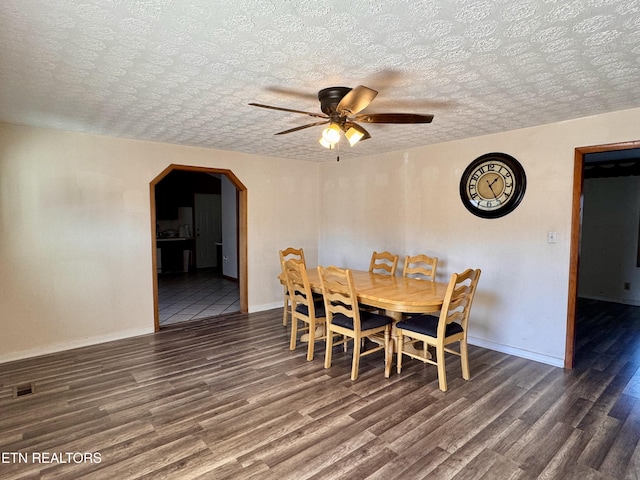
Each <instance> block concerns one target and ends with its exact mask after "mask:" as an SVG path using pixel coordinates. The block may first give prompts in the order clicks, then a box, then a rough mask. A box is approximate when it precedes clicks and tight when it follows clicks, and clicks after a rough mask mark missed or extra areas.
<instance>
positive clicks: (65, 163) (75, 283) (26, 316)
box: [0, 125, 318, 361]
mask: <svg viewBox="0 0 640 480" xmlns="http://www.w3.org/2000/svg"><path fill="white" fill-rule="evenodd" d="M170 164H181V165H197V166H205V167H216V168H227V169H230V170H232V171H233V172H234V174H235V175H236V176H237V177H238V178H239V179H240V181H242V182H243V184H244V185H245V186H246V187H247V191H248V200H247V203H248V244H249V247H248V263H249V281H248V299H249V309H250V310H260V309H264V308H271V307H275V306H279V305H280V304H281V298H282V288H281V287H280V285H279V284H277V282H275V281H271V279H275V278H276V276H277V274H278V273H279V268H280V267H279V264H278V257H277V251H278V249H280V248H282V246H283V245H288V244H289V243H292V244H295V245H301V246H304V247H306V250H307V252H308V253H307V255H308V256H309V258H310V260H311V261H312V262H316V261H317V232H318V230H317V209H318V193H317V175H318V165H317V164H314V163H309V162H304V161H293V160H286V159H279V158H265V157H256V156H252V155H245V154H238V153H232V152H223V151H215V150H207V149H198V148H190V147H182V146H175V145H164V144H158V143H149V142H139V141H133V140H124V139H115V138H106V137H100V136H93V135H82V134H76V133H68V132H60V131H54V130H44V129H36V128H28V127H15V126H8V125H0V329H1V330H0V331H1V332H2V335H0V361H7V360H11V359H15V358H22V357H28V356H33V355H38V354H42V353H47V352H51V351H57V350H64V349H67V348H72V347H75V346H80V345H86V344H90V343H97V342H101V341H106V340H110V339H115V338H121V337H127V336H132V335H138V334H143V333H147V332H151V331H153V290H152V266H151V262H152V257H151V245H152V238H151V225H150V218H151V217H150V197H149V183H150V182H151V180H152V179H153V178H154V177H156V176H157V175H158V174H159V173H160V172H161V171H162V170H164V169H165V168H166V167H167V166H168V165H170ZM293 205H295V206H297V207H298V208H301V209H304V211H305V212H307V217H306V220H305V221H303V222H299V223H298V224H297V226H296V228H295V229H291V227H290V226H289V221H288V218H287V206H293ZM265 279H268V281H266V280H265Z"/></svg>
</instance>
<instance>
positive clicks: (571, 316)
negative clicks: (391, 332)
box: [564, 141, 640, 369]
mask: <svg viewBox="0 0 640 480" xmlns="http://www.w3.org/2000/svg"><path fill="white" fill-rule="evenodd" d="M631 149H640V141H633V142H623V143H614V144H607V145H595V146H590V147H580V148H576V149H575V155H574V173H573V202H572V219H571V251H570V257H569V258H570V259H569V262H570V265H569V298H568V307H567V329H566V341H565V359H564V367H565V368H567V369H571V368H573V367H574V363H575V353H576V352H575V346H576V318H577V313H578V312H577V310H578V303H579V302H578V295H579V291H578V278H579V268H580V248H581V243H582V238H581V236H582V226H583V224H582V223H583V205H584V203H583V201H584V179H585V165H586V163H587V160H586V158H587V157H588V156H589V155H595V154H606V153H613V152H618V151H626V150H631ZM634 222H635V224H636V225H637V222H638V219H637V218H636V219H634Z"/></svg>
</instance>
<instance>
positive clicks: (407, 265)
mask: <svg viewBox="0 0 640 480" xmlns="http://www.w3.org/2000/svg"><path fill="white" fill-rule="evenodd" d="M437 268H438V258H437V257H430V256H428V255H425V254H423V253H420V254H418V255H413V256H410V255H407V257H406V258H405V260H404V268H403V269H402V276H403V277H405V278H418V279H421V280H431V281H432V282H433V281H435V279H436V270H437Z"/></svg>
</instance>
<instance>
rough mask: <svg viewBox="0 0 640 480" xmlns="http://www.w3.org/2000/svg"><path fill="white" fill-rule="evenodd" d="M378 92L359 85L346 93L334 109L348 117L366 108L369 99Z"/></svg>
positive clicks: (374, 96)
mask: <svg viewBox="0 0 640 480" xmlns="http://www.w3.org/2000/svg"><path fill="white" fill-rule="evenodd" d="M376 95H378V92H376V91H375V90H373V89H371V88H368V87H365V86H364V85H360V86H358V87H356V88H354V89H353V90H351V91H350V92H349V93H347V94H346V95H345V96H344V97H343V98H342V100H340V103H338V106H337V107H336V111H337V112H338V113H339V114H340V115H341V116H345V117H349V116H351V115H355V114H356V113H358V112H359V111H361V110H364V109H365V108H367V106H368V105H369V104H370V103H371V101H372V100H373V99H374V98H376Z"/></svg>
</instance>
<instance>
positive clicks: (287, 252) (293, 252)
mask: <svg viewBox="0 0 640 480" xmlns="http://www.w3.org/2000/svg"><path fill="white" fill-rule="evenodd" d="M279 254H280V266H281V267H282V269H283V270H282V274H281V275H280V283H282V284H283V285H284V296H283V298H284V311H283V312H282V325H285V326H286V325H287V319H288V318H289V317H290V316H291V299H290V298H289V289H288V288H287V282H286V279H285V277H284V262H285V260H289V259H292V258H294V259H297V260H301V261H302V263H304V264H305V266H306V265H307V264H306V262H305V260H304V251H303V250H302V248H293V247H287V248H285V249H284V250H280V251H279Z"/></svg>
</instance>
